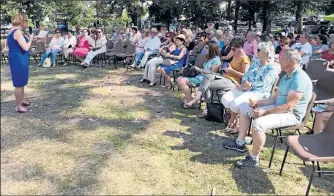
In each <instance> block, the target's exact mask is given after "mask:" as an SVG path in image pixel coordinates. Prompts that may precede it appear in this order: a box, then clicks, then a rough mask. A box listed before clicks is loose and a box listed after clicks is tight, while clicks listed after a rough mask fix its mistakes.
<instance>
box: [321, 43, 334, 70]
mask: <svg viewBox="0 0 334 196" xmlns="http://www.w3.org/2000/svg"><path fill="white" fill-rule="evenodd" d="M321 58H322V59H325V60H327V61H328V62H329V67H330V68H334V39H332V40H331V41H330V42H329V50H327V51H325V52H324V53H322V55H321Z"/></svg>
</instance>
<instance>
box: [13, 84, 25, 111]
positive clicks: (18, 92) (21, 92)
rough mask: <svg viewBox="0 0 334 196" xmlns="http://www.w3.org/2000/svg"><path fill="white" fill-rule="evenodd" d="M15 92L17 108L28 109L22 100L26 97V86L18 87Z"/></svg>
mask: <svg viewBox="0 0 334 196" xmlns="http://www.w3.org/2000/svg"><path fill="white" fill-rule="evenodd" d="M14 94H15V104H16V110H21V111H27V109H26V108H24V107H23V106H22V101H23V99H24V87H16V88H15V92H14Z"/></svg>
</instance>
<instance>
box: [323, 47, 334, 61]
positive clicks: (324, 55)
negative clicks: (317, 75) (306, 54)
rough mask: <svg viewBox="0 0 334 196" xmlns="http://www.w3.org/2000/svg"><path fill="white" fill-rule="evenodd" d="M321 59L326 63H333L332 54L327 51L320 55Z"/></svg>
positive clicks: (333, 57) (333, 55)
mask: <svg viewBox="0 0 334 196" xmlns="http://www.w3.org/2000/svg"><path fill="white" fill-rule="evenodd" d="M321 58H322V59H325V60H327V61H334V53H332V54H329V50H327V51H326V52H323V53H322V55H321Z"/></svg>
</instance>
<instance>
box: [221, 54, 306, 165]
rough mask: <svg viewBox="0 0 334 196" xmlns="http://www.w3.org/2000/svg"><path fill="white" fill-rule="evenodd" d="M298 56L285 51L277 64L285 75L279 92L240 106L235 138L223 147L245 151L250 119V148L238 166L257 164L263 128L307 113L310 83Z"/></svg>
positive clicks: (294, 121)
mask: <svg viewBox="0 0 334 196" xmlns="http://www.w3.org/2000/svg"><path fill="white" fill-rule="evenodd" d="M301 61H302V60H301V55H300V53H299V52H298V51H297V50H294V49H288V50H286V51H285V52H284V54H283V56H282V58H281V59H280V63H281V66H282V70H284V71H285V72H286V74H285V75H284V76H283V77H282V78H281V80H280V83H279V86H278V92H277V93H276V95H275V96H273V97H270V98H268V99H262V100H261V99H260V100H252V101H251V102H250V103H248V102H244V103H243V104H241V105H240V108H239V109H240V129H239V136H238V138H237V139H236V140H233V141H228V142H226V143H224V147H225V148H227V149H231V150H236V151H239V152H245V150H246V147H245V137H246V135H247V131H248V128H249V125H250V118H251V117H254V118H255V119H254V120H253V122H252V138H253V148H252V150H251V153H250V155H247V156H246V158H245V159H244V160H241V161H237V166H239V167H254V166H259V156H260V151H261V150H262V148H263V146H264V144H265V141H266V134H265V131H267V130H270V129H275V128H278V127H285V126H293V125H296V124H298V123H300V122H301V121H302V120H303V118H304V116H305V115H306V110H307V106H308V103H309V102H310V100H311V98H312V82H311V79H310V78H309V76H308V75H307V74H306V73H305V72H304V71H303V70H302V69H301V66H300V64H301Z"/></svg>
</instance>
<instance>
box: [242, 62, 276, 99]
mask: <svg viewBox="0 0 334 196" xmlns="http://www.w3.org/2000/svg"><path fill="white" fill-rule="evenodd" d="M277 77H278V72H277V69H275V65H273V64H266V65H262V64H261V61H260V60H255V61H253V63H252V65H251V66H250V68H249V70H248V71H247V72H246V74H245V75H244V76H243V77H242V81H245V80H248V82H250V83H252V90H253V91H257V92H261V93H264V94H265V95H264V96H265V98H267V97H269V96H270V92H271V89H272V87H273V85H274V83H275V80H276V78H277Z"/></svg>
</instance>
